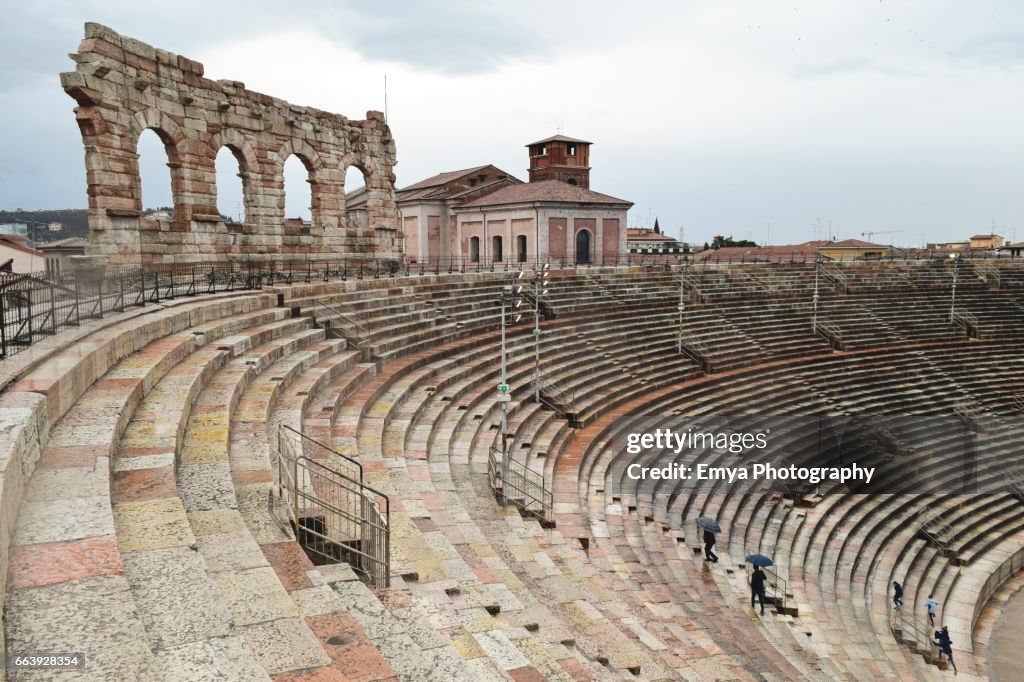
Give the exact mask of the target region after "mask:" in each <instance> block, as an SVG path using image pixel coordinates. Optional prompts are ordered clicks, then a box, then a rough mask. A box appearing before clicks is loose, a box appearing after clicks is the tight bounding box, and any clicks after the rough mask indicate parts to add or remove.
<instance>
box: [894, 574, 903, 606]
mask: <svg viewBox="0 0 1024 682" xmlns="http://www.w3.org/2000/svg"><path fill="white" fill-rule="evenodd" d="M892 603H893V604H894V605H895V606H896V608H900V607H902V606H903V585H900V584H899V583H898V582H896V581H895V580H893V581H892Z"/></svg>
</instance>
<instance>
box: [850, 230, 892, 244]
mask: <svg viewBox="0 0 1024 682" xmlns="http://www.w3.org/2000/svg"><path fill="white" fill-rule="evenodd" d="M902 231H903V230H871V231H869V232H861V233H860V236H861V237H867V238H868V241H869V242H871V241H874V239H875V235H876V234H896V233H897V232H902Z"/></svg>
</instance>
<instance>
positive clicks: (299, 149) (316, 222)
mask: <svg viewBox="0 0 1024 682" xmlns="http://www.w3.org/2000/svg"><path fill="white" fill-rule="evenodd" d="M292 156H294V157H296V158H297V159H298V160H299V161H301V162H302V165H303V166H305V168H306V180H307V182H309V206H310V219H311V223H312V231H313V232H315V233H316V234H319V235H322V233H323V228H324V224H325V222H327V218H328V216H327V215H325V211H324V209H325V206H324V201H323V199H322V189H323V188H322V185H323V184H324V182H325V181H327V180H328V178H327V177H326V170H327V164H326V163H325V162H324V160H323V159H322V158H321V157H320V154H319V153H317V151H316V149H314V148H313V147H312V146H311V145H310V144H309V143H308V142H306V141H305V140H302V139H297V138H293V139H289V140H285V142H284V144H282V145H281V146H280V148H279V149H278V150H277V152H276V153H275V154H274V156H273V167H274V168H273V173H274V177H275V179H276V180H277V181H278V182H279V183H280V184H279V185H278V187H279V191H280V194H279V199H278V209H279V211H280V217H281V219H282V220H287V219H288V218H289V216H288V215H287V214H286V211H285V182H284V166H285V164H286V163H287V162H288V159H289V158H291V157H292ZM286 232H287V231H286Z"/></svg>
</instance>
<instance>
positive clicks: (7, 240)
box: [0, 235, 43, 257]
mask: <svg viewBox="0 0 1024 682" xmlns="http://www.w3.org/2000/svg"><path fill="white" fill-rule="evenodd" d="M0 244H2V245H3V246H7V247H10V248H12V249H14V250H15V251H23V252H24V253H30V254H32V255H33V256H40V257H41V256H42V255H43V252H42V251H37V250H36V249H33V248H32V247H30V246H25V244H24V243H23V242H22V241H21V240H20V239H13V238H11V237H10V236H9V235H2V236H0Z"/></svg>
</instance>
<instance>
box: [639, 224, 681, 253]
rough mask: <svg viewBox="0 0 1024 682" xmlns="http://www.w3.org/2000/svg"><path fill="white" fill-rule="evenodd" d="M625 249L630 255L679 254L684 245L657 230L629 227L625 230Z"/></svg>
mask: <svg viewBox="0 0 1024 682" xmlns="http://www.w3.org/2000/svg"><path fill="white" fill-rule="evenodd" d="M626 248H627V249H628V250H629V252H630V253H680V252H682V251H683V250H684V249H685V245H684V244H682V243H681V242H679V240H677V239H673V238H672V237H669V236H668V235H666V234H662V233H661V232H660V231H658V230H657V229H653V230H652V229H649V228H646V227H631V228H629V229H628V230H626Z"/></svg>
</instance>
